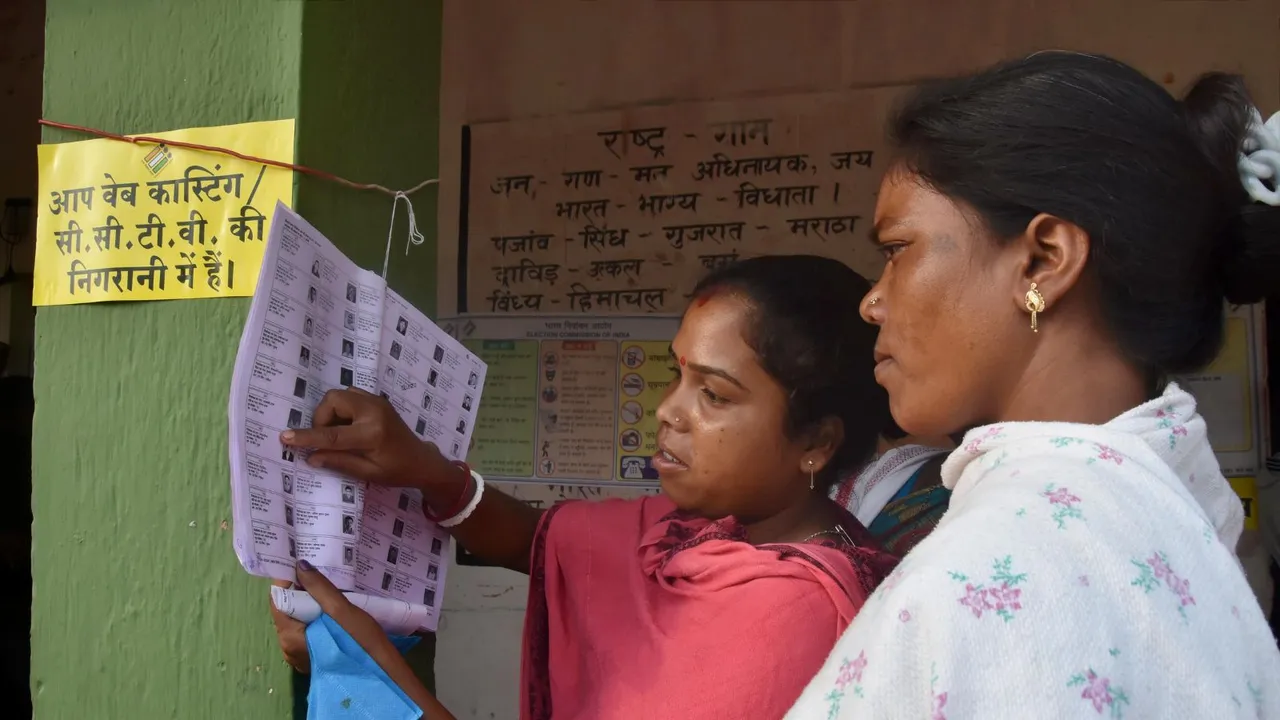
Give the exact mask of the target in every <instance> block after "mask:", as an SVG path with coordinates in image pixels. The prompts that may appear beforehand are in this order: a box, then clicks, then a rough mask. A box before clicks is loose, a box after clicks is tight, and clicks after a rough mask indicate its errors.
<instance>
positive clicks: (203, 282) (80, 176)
mask: <svg viewBox="0 0 1280 720" xmlns="http://www.w3.org/2000/svg"><path fill="white" fill-rule="evenodd" d="M149 137H155V138H157V139H159V140H166V141H177V142H185V143H193V144H198V145H204V146H211V147H218V148H226V149H230V150H234V151H235V152H237V153H240V154H242V155H246V156H251V157H259V158H264V159H268V160H274V161H279V162H284V163H292V162H293V156H294V121H293V120H274V121H268V122H256V123H245V124H240V125H227V126H222V127H209V128H192V129H187V130H176V131H173V132H166V133H157V134H154V135H149ZM38 158H39V170H40V190H39V195H38V196H37V208H38V216H37V221H36V232H37V236H36V237H37V239H36V263H35V280H34V288H33V302H34V304H35V305H38V306H47V305H73V304H80V303H93V302H112V301H121V300H178V299H195V298H216V297H248V296H251V295H253V290H254V285H255V284H256V282H257V279H258V269H259V267H260V266H261V264H262V255H263V250H264V248H265V237H266V232H267V229H268V228H270V227H271V215H272V211H273V209H274V208H275V207H276V203H277V202H283V203H284V204H285V205H289V204H290V202H291V200H292V198H293V173H292V171H290V170H288V169H284V168H279V167H274V166H269V165H265V164H263V163H255V162H250V161H247V160H241V159H239V158H236V157H234V156H232V155H227V154H224V153H220V152H212V151H207V150H195V149H190V148H185V147H177V146H173V145H169V144H159V145H157V144H154V143H150V142H140V143H136V144H135V143H129V142H124V141H121V140H115V139H106V138H104V139H98V140H84V141H81V142H69V143H58V144H50V145H41V146H39V148H38Z"/></svg>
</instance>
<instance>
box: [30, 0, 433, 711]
mask: <svg viewBox="0 0 1280 720" xmlns="http://www.w3.org/2000/svg"><path fill="white" fill-rule="evenodd" d="M440 17H441V3H440V1H439V0H429V1H422V0H358V1H357V0H341V1H335V2H305V1H304V0H217V1H216V2H198V3H195V2H172V0H113V1H112V2H109V3H108V2H102V1H101V0H49V3H48V19H47V27H46V48H45V53H46V59H45V88H44V115H45V117H48V118H51V119H57V120H62V121H66V122H72V123H77V124H83V125H89V126H93V127H100V128H103V129H106V130H110V131H114V132H155V131H161V130H170V129H176V128H183V127H194V126H203V125H220V124H229V123H238V122H249V121H255V120H268V119H276V118H286V117H296V118H298V140H297V142H298V160H299V162H302V163H305V164H309V165H312V166H314V167H319V168H323V169H325V170H328V171H331V172H335V173H337V174H339V175H343V176H346V177H349V178H352V179H354V180H360V181H371V182H378V183H380V184H383V185H386V186H389V187H393V188H401V187H407V186H411V185H414V184H416V183H418V182H419V181H421V180H422V179H424V178H427V177H434V176H435V173H436V171H437V155H438V152H437V151H438V147H437V137H438V133H437V128H438V122H439V106H438V98H439V77H440ZM80 139H83V138H82V137H80V136H76V135H72V134H69V133H62V132H49V131H47V132H46V133H45V136H44V141H45V142H62V141H67V140H80ZM435 197H436V195H435V190H434V189H431V188H429V189H427V190H424V191H421V192H419V193H418V194H416V195H415V196H414V198H413V199H414V209H415V211H416V214H417V217H418V225H419V229H420V230H421V231H422V232H423V234H424V235H425V236H426V237H427V242H426V243H425V244H423V245H421V246H417V247H414V248H413V249H412V250H411V251H410V255H409V257H408V258H405V256H404V254H403V253H404V237H405V229H406V213H405V212H404V206H403V204H402V205H401V209H400V212H399V214H398V217H397V223H396V225H397V231H396V235H395V247H396V254H395V255H394V256H393V258H392V260H393V262H392V266H391V268H392V269H391V272H390V281H391V284H392V286H393V287H394V288H395V289H396V290H397V291H399V292H401V293H403V294H404V295H405V296H406V297H408V298H409V299H410V300H412V301H413V302H415V303H416V304H417V305H418V306H419V307H420V308H422V309H423V310H424V311H426V312H428V313H430V312H433V310H434V307H435V304H434V298H435V287H434V279H435V255H436V251H435V227H436V223H435ZM296 206H297V208H298V209H299V211H300V212H302V213H303V214H304V215H306V216H307V217H308V219H310V220H311V221H312V222H313V223H315V224H316V226H317V227H319V228H320V229H321V230H323V231H324V232H325V233H326V234H328V235H329V236H330V237H331V238H332V239H333V240H334V241H335V242H336V243H337V244H338V245H339V247H341V248H342V249H343V250H344V251H345V252H347V253H348V254H349V255H350V256H351V257H352V258H353V259H354V260H356V262H358V263H360V264H361V265H363V266H365V267H368V268H373V269H380V268H381V266H382V257H383V249H384V247H385V243H386V234H387V223H388V220H389V218H390V210H391V203H390V199H389V198H387V197H386V196H383V195H381V194H375V193H361V192H356V191H352V190H348V189H344V188H339V187H335V186H333V185H330V184H328V183H325V182H323V181H317V180H313V179H311V178H304V179H302V180H301V181H300V182H299V186H298V197H297V202H296ZM247 307H248V302H247V301H245V300H197V301H179V302H160V303H130V304H118V305H89V306H79V307H62V308H45V309H41V310H40V311H39V313H38V317H37V341H36V370H37V372H36V400H37V406H36V407H37V409H36V420H35V435H36V440H35V444H34V462H33V477H34V495H33V500H32V503H33V508H34V513H35V522H34V527H33V534H34V549H33V566H34V567H33V575H34V586H35V587H34V593H35V599H34V601H33V604H34V607H33V620H32V637H33V642H32V646H33V647H32V687H33V691H34V695H35V713H36V717H37V718H59V719H60V718H67V717H79V716H81V715H84V714H92V715H94V716H95V717H101V718H129V719H130V720H132V719H134V718H146V719H148V720H150V719H151V718H157V719H158V718H171V717H183V718H192V719H196V720H198V719H199V718H206V717H207V718H225V717H233V718H253V719H255V720H256V719H257V718H273V717H274V718H286V717H288V716H289V715H290V702H289V695H290V693H289V689H290V676H289V673H288V671H287V668H286V666H285V665H284V664H283V661H282V660H281V659H280V656H279V652H278V650H277V649H276V646H275V636H274V633H273V632H272V629H271V626H270V622H269V619H268V616H267V613H266V592H265V582H264V581H262V580H258V579H255V578H251V577H249V576H248V575H246V574H245V573H244V571H243V570H241V569H240V567H239V565H238V564H237V562H236V560H235V555H234V553H233V552H232V550H231V546H230V537H229V533H228V532H227V531H225V530H222V529H221V523H222V522H223V521H224V520H228V521H229V517H228V514H229V507H230V498H229V492H228V483H227V473H228V468H227V462H226V410H225V408H226V397H227V384H228V382H229V381H230V375H231V364H232V361H233V359H234V356H235V350H236V344H237V342H238V340H239V336H240V330H241V328H242V326H243V322H244V317H245V312H246V310H247ZM192 523H194V525H192ZM419 647H420V649H419V650H417V651H415V653H414V655H413V658H412V660H413V662H414V664H415V666H416V667H417V668H418V669H419V671H420V674H421V675H422V676H423V677H424V679H427V680H428V681H430V675H431V673H430V666H431V662H432V658H433V654H434V643H433V642H430V639H428V641H426V642H424V643H422V645H420V646H419ZM304 689H305V688H304Z"/></svg>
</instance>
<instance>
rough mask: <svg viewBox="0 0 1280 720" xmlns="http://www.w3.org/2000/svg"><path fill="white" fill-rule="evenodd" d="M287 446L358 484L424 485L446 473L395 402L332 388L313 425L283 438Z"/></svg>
mask: <svg viewBox="0 0 1280 720" xmlns="http://www.w3.org/2000/svg"><path fill="white" fill-rule="evenodd" d="M280 440H281V442H282V443H284V444H285V445H287V446H290V447H294V448H299V449H308V450H311V451H312V452H311V455H310V457H308V458H307V463H308V464H309V465H311V466H312V467H317V468H324V469H326V470H332V471H334V472H338V473H341V474H343V475H346V476H348V477H352V478H355V479H357V480H364V481H367V482H371V483H374V484H378V485H386V486H391V487H420V486H421V485H422V483H423V481H424V480H425V479H427V478H430V477H435V476H438V474H439V473H441V472H448V471H449V469H450V468H449V467H448V463H447V461H446V460H445V459H444V458H443V456H441V455H440V452H439V451H438V450H437V449H436V447H435V446H434V445H432V444H431V443H424V442H422V441H421V440H419V439H418V437H417V436H416V435H414V434H413V431H412V430H410V429H409V427H408V426H407V425H405V424H404V422H403V421H402V420H401V419H400V416H399V415H397V414H396V411H395V409H394V408H393V407H391V403H389V402H387V401H386V400H385V399H384V398H381V397H378V396H376V395H372V394H370V393H367V392H363V391H361V390H331V391H329V392H328V393H327V394H326V395H325V396H324V399H323V400H322V401H321V402H320V404H319V405H318V406H317V407H316V409H315V412H314V413H313V414H312V427H311V428H307V429H298V430H289V431H286V432H284V433H283V434H282V435H281V436H280Z"/></svg>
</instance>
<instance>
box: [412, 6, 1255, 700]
mask: <svg viewBox="0 0 1280 720" xmlns="http://www.w3.org/2000/svg"><path fill="white" fill-rule="evenodd" d="M443 34H444V51H443V52H444V57H443V73H442V81H441V115H442V117H441V123H440V132H441V141H440V173H441V178H442V179H443V182H442V183H441V189H440V215H439V233H440V235H439V237H440V244H439V248H440V267H441V268H442V271H441V274H440V275H441V276H440V295H439V308H440V310H441V312H442V313H447V312H451V311H452V310H453V309H454V307H455V300H456V278H455V277H454V275H453V272H452V271H451V270H450V269H451V268H455V267H456V260H457V259H456V253H457V243H456V238H457V228H458V200H459V193H458V174H459V165H460V147H459V139H460V134H461V128H462V126H463V125H464V124H466V123H468V122H481V121H492V120H504V119H514V118H527V117H535V116H544V115H556V114H562V113H571V112H582V111H591V110H603V109H615V108H620V107H625V106H629V105H637V104H649V103H663V102H673V101H691V100H723V99H730V98H737V97H745V96H752V95H772V94H783V93H798V92H809V91H826V90H840V89H845V88H854V87H865V86H869V85H885V84H897V83H903V82H909V81H911V80H913V79H917V78H922V77H927V76H931V75H940V74H950V73H955V72H959V71H962V70H964V69H968V68H974V67H977V66H980V65H983V64H987V63H990V62H992V61H995V60H997V59H1000V58H1004V57H1009V56H1013V55H1017V54H1021V53H1026V52H1029V51H1032V50H1036V49H1043V48H1070V49H1077V50H1089V51H1095V52H1103V53H1107V54H1110V55H1114V56H1116V57H1118V58H1120V59H1122V60H1126V61H1128V62H1131V63H1133V64H1135V65H1136V66H1138V67H1139V68H1140V69H1142V70H1143V71H1145V72H1147V73H1148V74H1150V75H1151V76H1152V77H1155V78H1157V79H1159V80H1160V81H1161V82H1164V83H1166V84H1167V85H1168V86H1170V87H1171V88H1175V89H1176V88H1182V87H1184V86H1185V85H1187V84H1188V83H1189V82H1190V81H1191V80H1192V79H1193V78H1194V76H1195V75H1197V74H1198V73H1200V72H1203V71H1205V70H1210V69H1224V70H1235V71H1239V72H1243V73H1244V74H1245V76H1246V77H1247V79H1248V80H1249V82H1250V85H1251V87H1252V90H1253V92H1254V94H1255V95H1256V96H1257V99H1258V101H1259V104H1260V105H1261V106H1262V107H1263V108H1264V109H1267V110H1277V109H1280V0H1233V1H1223V0H1218V1H1215V0H1203V1H1198V0H1163V1H1161V0H1090V1H1088V2H1085V1H1073V0H1054V1H1049V0H1042V1H1032V0H970V1H969V2H947V1H942V0H938V1H929V2H926V1H923V0H896V1H890V0H861V1H859V2H799V1H792V2H788V1H784V0H775V1H772V2H770V1H759V0H757V1H740V2H733V1H720V2H654V1H651V0H598V1H597V2H575V1H572V0H539V2H527V1H526V0H446V2H445V13H444V33H443ZM449 583H450V588H449V592H448V595H447V597H448V600H447V601H446V613H445V616H444V619H443V621H442V625H441V633H440V640H439V646H438V648H439V649H438V659H437V662H436V671H437V686H438V687H439V688H440V694H441V698H442V700H443V701H444V702H445V704H446V705H447V706H448V707H450V708H451V709H453V711H454V712H455V713H457V714H458V715H459V717H464V718H472V717H475V718H480V717H485V718H488V717H515V703H516V697H517V693H518V687H517V672H518V667H519V647H520V634H519V631H520V623H521V618H522V615H523V608H524V599H525V587H526V586H525V583H524V579H523V577H521V576H517V575H515V574H514V573H510V572H507V571H502V570H492V569H477V568H455V569H454V570H451V571H450V573H449Z"/></svg>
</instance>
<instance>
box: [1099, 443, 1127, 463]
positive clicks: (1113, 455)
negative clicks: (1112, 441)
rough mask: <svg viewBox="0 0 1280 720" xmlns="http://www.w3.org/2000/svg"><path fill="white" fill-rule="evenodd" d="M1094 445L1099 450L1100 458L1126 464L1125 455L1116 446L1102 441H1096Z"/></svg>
mask: <svg viewBox="0 0 1280 720" xmlns="http://www.w3.org/2000/svg"><path fill="white" fill-rule="evenodd" d="M1093 446H1094V448H1096V449H1097V451H1098V458H1097V459H1098V460H1110V461H1111V462H1113V463H1115V464H1117V465H1123V464H1124V456H1123V455H1121V454H1120V452H1119V451H1118V450H1116V449H1115V448H1112V447H1108V446H1106V445H1103V444H1101V443H1094V444H1093Z"/></svg>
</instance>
